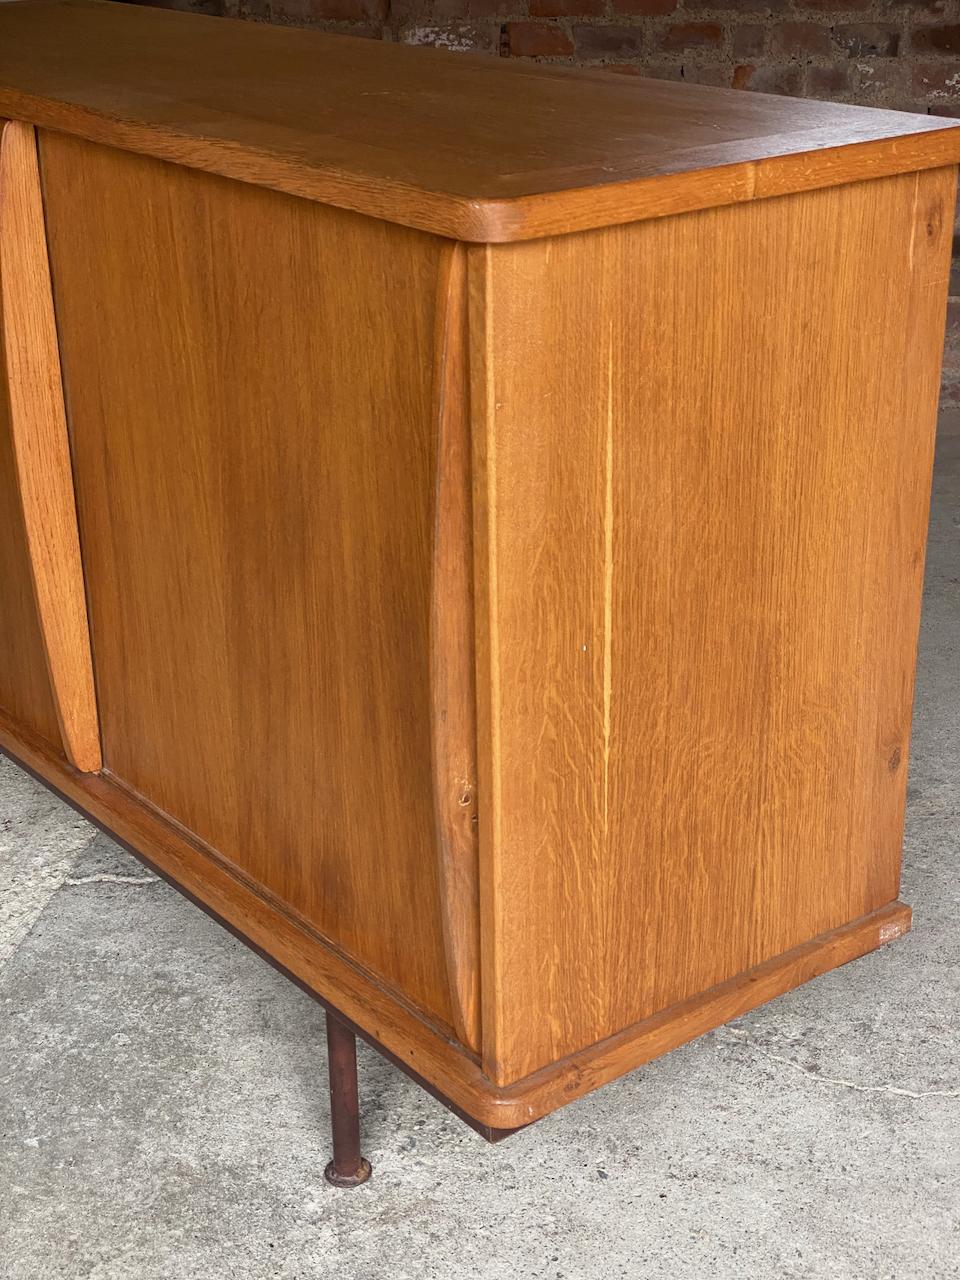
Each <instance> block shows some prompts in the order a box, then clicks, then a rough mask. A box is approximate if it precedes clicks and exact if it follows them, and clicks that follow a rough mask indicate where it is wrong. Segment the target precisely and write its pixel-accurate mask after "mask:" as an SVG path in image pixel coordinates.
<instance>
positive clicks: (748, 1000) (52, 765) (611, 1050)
mask: <svg viewBox="0 0 960 1280" xmlns="http://www.w3.org/2000/svg"><path fill="white" fill-rule="evenodd" d="M0 753H3V754H5V755H7V756H9V757H10V758H11V759H12V760H13V761H14V762H15V763H17V764H19V765H21V766H22V767H23V768H25V769H26V770H27V771H28V772H29V773H32V774H33V775H34V776H35V777H37V778H38V779H39V780H40V781H41V782H43V783H44V784H45V785H47V786H48V787H50V788H51V789H52V790H53V791H55V792H56V793H57V794H58V795H60V796H61V797H62V798H63V799H64V800H66V801H67V803H68V804H71V805H72V806H73V807H74V808H76V809H77V810H78V811H79V812H80V813H82V814H83V815H84V816H85V817H87V818H89V819H90V820H91V821H92V822H94V823H96V824H97V825H98V826H100V827H101V828H102V829H103V830H104V831H105V832H106V833H107V834H108V835H110V836H111V837H112V838H113V839H115V840H116V841H117V842H118V843H119V844H121V845H123V846H124V848H126V849H128V850H129V851H130V852H131V853H132V854H134V856H136V857H138V858H140V859H141V861H143V862H145V863H146V864H147V865H148V866H149V867H150V868H151V869H152V870H154V871H155V872H156V873H157V874H158V875H160V876H161V877H162V878H163V879H165V880H167V881H168V882H169V883H170V884H172V885H173V887H174V888H176V889H177V890H179V892H181V893H183V894H184V895H185V896H186V897H187V898H189V899H190V900H191V901H192V902H194V903H196V905H198V906H199V907H201V908H202V909H203V910H204V911H206V912H207V914H208V915H211V916H212V917H213V918H214V919H215V920H217V921H218V922H219V923H220V924H222V925H223V926H224V927H225V928H227V929H229V930H230V932H231V933H233V934H235V935H236V936H237V937H238V938H240V939H241V941H243V942H245V943H246V944H247V945H248V946H249V947H251V948H252V949H253V950H254V951H256V952H257V953H258V954H259V955H260V956H262V957H263V958H264V959H266V960H267V961H268V962H269V963H270V964H272V965H273V966H274V967H275V968H277V969H279V970H280V971H281V972H282V973H284V974H285V975H286V976H287V977H289V978H290V979H291V980H292V981H294V982H295V983H296V984H297V985H298V986H300V987H301V988H302V989H303V990H305V991H306V992H307V993H308V994H309V995H312V996H313V997H314V998H315V999H317V1000H318V1001H319V1002H320V1003H321V1004H322V1005H323V1006H324V1007H325V1008H326V1009H327V1010H328V1012H332V1013H333V1015H334V1017H335V1018H337V1019H339V1021H340V1022H341V1023H342V1024H344V1026H345V1027H346V1028H348V1029H349V1031H350V1032H352V1033H353V1034H355V1035H359V1036H360V1037H361V1039H363V1040H364V1041H366V1042H367V1043H368V1044H370V1045H371V1046H372V1047H373V1048H375V1049H377V1050H378V1051H379V1052H380V1053H382V1054H383V1055H384V1057H386V1058H387V1059H388V1060H389V1061H390V1062H392V1063H393V1064H394V1065H395V1066H397V1067H399V1068H400V1069H401V1070H402V1071H404V1072H405V1073H406V1074H407V1075H409V1076H410V1077H411V1078H412V1079H414V1080H415V1081H416V1082H417V1083H418V1084H420V1085H421V1086H422V1087H423V1088H424V1089H425V1090H426V1091H427V1092H428V1093H430V1094H431V1095H432V1096H433V1097H435V1098H437V1100H438V1101H440V1102H442V1103H443V1104H444V1106H446V1107H448V1108H449V1109H450V1110H451V1111H453V1112H454V1113H455V1114H456V1115H458V1116H459V1117H460V1119H462V1120H464V1121H465V1122H466V1123H467V1124H469V1125H470V1127H471V1128H473V1129H474V1130H476V1132H477V1133H479V1134H480V1135H481V1136H482V1137H483V1138H485V1139H486V1140H487V1141H488V1142H499V1141H501V1140H502V1139H503V1138H506V1137H509V1136H510V1134H512V1133H515V1132H516V1131H517V1130H518V1129H522V1128H525V1127H526V1126H527V1125H529V1124H532V1123H533V1122H534V1121H535V1120H539V1119H541V1118H542V1117H543V1116H546V1115H549V1114H550V1112H552V1111H556V1110H557V1109H558V1108H559V1107H562V1106H564V1105H566V1103H568V1102H573V1101H574V1099H576V1098H579V1097H582V1096H583V1095H584V1094H587V1093H590V1092H592V1091H593V1090H594V1089H597V1088H599V1087H600V1086H601V1085H603V1084H606V1083H607V1082H608V1081H610V1080H615V1079H617V1077H619V1076H622V1075H625V1074H626V1073H627V1072H628V1071H632V1070H634V1069H635V1068H637V1067H640V1066H642V1065H643V1064H644V1063H646V1062H649V1061H651V1060H652V1059H653V1058H657V1057H659V1056H660V1055H661V1054H664V1053H667V1052H669V1051H670V1050H671V1049H675V1048H677V1047H678V1046H679V1045H682V1044H685V1043H686V1042H687V1041H689V1040H693V1039H695V1038H696V1037H697V1036H699V1035H703V1034H704V1033H705V1032H707V1031H710V1030H712V1029H713V1028H715V1027H718V1026H721V1025H722V1024H723V1023H725V1022H729V1021H730V1020H731V1019H732V1018H736V1017H739V1016H740V1015H741V1014H743V1013H747V1012H748V1011H749V1010H750V1009H755V1008H756V1007H757V1006H758V1005H761V1004H764V1003H765V1002H766V1001H768V1000H772V999H773V998H774V997H775V996H779V995H783V994H784V993H785V992H787V991H790V990H792V989H793V988H794V987H798V986H800V985H801V984H802V983H804V982H807V981H809V980H810V979H811V978H815V977H817V976H819V975H820V974H822V973H827V972H828V971H829V970H830V969H836V968H838V967H839V966H840V965H842V964H846V963H847V962H848V961H850V960H856V959H858V958H859V957H860V956H863V955H866V954H867V953H868V952H870V951H875V950H876V949H877V948H878V947H881V946H883V945H884V944H885V943H887V942H892V941H893V940H894V939H896V938H898V937H900V936H902V935H903V934H904V933H906V932H908V930H909V928H910V920H911V911H910V908H909V907H908V906H906V905H905V904H904V903H902V902H891V903H889V904H887V905H886V906H883V907H881V908H880V909H879V910H877V911H874V912H872V913H871V914H870V915H867V916H862V917H861V918H860V919H859V920H853V921H851V922H850V923H848V924H845V925H842V926H841V927H840V928H837V929H833V930H831V931H830V932H829V933H825V934H822V935H820V937H818V938H813V939H811V940H810V941H808V942H805V943H803V944H802V945H800V946H798V947H794V948H793V949H792V950H791V951H788V952H785V953H784V954H783V955H780V956H775V957H774V958H773V959H771V960H768V961H766V962H765V963H764V964H761V965H757V966H756V967H755V968H753V969H750V970H748V971H747V972H746V973H741V974H737V975H736V976H735V977H733V978H731V979H730V980H729V981H727V982H724V983H721V984H720V985H718V986H716V987H712V988H711V989H710V990H709V991H704V992H700V993H698V994H697V995H696V996H693V997H692V998H691V999H689V1000H685V1001H683V1002H682V1003H680V1004H676V1005H673V1006H672V1007H671V1008H669V1009H665V1010H663V1011H662V1012H660V1013H657V1014H655V1015H654V1016H653V1017H651V1018H646V1019H644V1020H643V1021H642V1022H638V1023H636V1024H635V1025H633V1026H631V1027H627V1028H625V1029H624V1030H623V1031H620V1032H618V1033H617V1034H616V1035H613V1036H610V1037H608V1038H607V1039H606V1040H602V1041H600V1042H599V1043H597V1044H593V1045H590V1046H588V1047H587V1048H585V1049H583V1050H581V1051H579V1052H578V1053H575V1054H571V1055H570V1056H569V1057H567V1058H564V1059H562V1060H560V1061H559V1062H555V1063H552V1064H551V1065H550V1066H549V1067H545V1068H543V1069H542V1070H540V1071H537V1072H535V1073H534V1074H532V1075H529V1076H526V1077H525V1078H524V1079H522V1080H518V1081H516V1082H514V1083H512V1084H509V1085H506V1086H498V1085H496V1084H495V1083H493V1082H492V1081H491V1080H490V1079H489V1078H488V1077H487V1076H485V1075H484V1074H483V1072H482V1070H481V1068H480V1065H479V1063H477V1061H476V1060H475V1059H473V1058H472V1057H470V1056H469V1055H468V1054H467V1053H466V1052H465V1051H464V1050H462V1049H461V1048H459V1047H457V1046H456V1045H454V1044H453V1043H451V1041H450V1039H449V1038H448V1037H446V1036H445V1035H444V1034H443V1032H442V1031H441V1030H440V1029H438V1028H435V1027H433V1026H431V1025H430V1024H429V1023H427V1022H426V1021H425V1020H423V1019H422V1018H420V1017H419V1016H418V1015H417V1014H416V1013H415V1012H413V1011H412V1010H410V1009H409V1008H408V1007H407V1006H405V1005H404V1004H402V1003H401V1002H400V1001H398V1000H396V999H395V998H394V997H392V996H390V995H388V994H387V993H386V992H384V991H383V990H382V989H381V988H380V987H379V986H378V985H377V984H376V983H375V982H374V981H373V980H372V979H371V978H369V977H368V976H367V975H365V974H363V973H362V972H361V971H360V970H359V969H357V968H355V967H354V966H353V965H351V964H350V963H349V962H347V961H346V960H344V959H343V957H341V956H340V955H339V954H338V953H336V952H335V951H333V950H332V949H331V948H330V947H329V946H327V945H326V944H325V943H324V942H323V940H322V939H321V938H319V937H317V936H316V935H315V934H312V933H310V932H309V931H308V930H307V929H306V928H305V927H304V926H303V925H302V924H301V923H299V922H298V921H296V920H294V919H292V918H291V917H290V916H289V915H287V914H286V913H285V912H284V911H283V910H282V909H281V908H280V907H279V906H278V905H277V904H275V903H274V902H272V901H268V900H267V899H266V898H265V897H263V896H261V894H260V893H259V892H258V891H257V890H256V888H255V887H254V886H253V885H251V884H249V883H248V882H246V881H244V880H241V879H240V878H239V877H238V875H237V874H236V872H235V871H233V870H232V869H229V868H227V867H226V866H224V864H223V863H222V862H220V861H219V860H217V859H216V857H215V855H213V854H212V853H211V852H210V851H206V850H204V849H203V847H202V846H200V845H199V844H198V843H196V842H194V841H193V840H192V839H189V838H188V837H187V836H185V834H184V833H183V832H182V831H181V830H180V829H179V828H178V827H176V826H175V824H173V823H171V822H170V821H169V820H168V819H166V818H164V817H163V816H162V815H160V814H158V813H157V812H156V811H155V810H153V809H151V808H150V807H149V806H148V805H146V804H145V803H144V802H143V801H141V800H140V799H138V798H137V797H135V796H133V795H132V794H131V793H130V792H129V791H127V790H126V788H124V787H123V786H121V785H120V784H118V783H117V782H116V781H115V780H114V779H112V778H111V777H110V776H109V775H107V774H82V773H79V772H78V771H77V770H76V769H74V768H73V767H72V766H71V765H69V764H68V763H67V762H66V761H65V760H64V759H62V757H60V756H58V755H56V754H55V753H54V752H53V750H52V749H51V748H50V747H49V746H47V745H46V744H45V743H43V742H42V741H40V740H39V739H37V738H35V737H33V736H32V735H28V734H26V733H24V732H23V731H22V730H20V729H19V728H17V727H15V726H14V725H13V724H12V723H11V722H10V721H9V719H7V718H6V717H4V716H3V715H2V714H0Z"/></svg>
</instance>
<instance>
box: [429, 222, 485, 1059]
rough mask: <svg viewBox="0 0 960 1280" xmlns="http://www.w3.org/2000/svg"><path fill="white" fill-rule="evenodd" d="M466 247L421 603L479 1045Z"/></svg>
mask: <svg viewBox="0 0 960 1280" xmlns="http://www.w3.org/2000/svg"><path fill="white" fill-rule="evenodd" d="M467 352H468V330H467V272H466V248H465V246H464V245H462V244H458V243H450V244H448V245H447V246H445V248H444V250H443V253H442V255H441V259H440V271H439V277H438V282H437V310H436V327H435V347H434V421H435V423H436V433H437V444H436V450H437V451H436V459H437V469H436V475H437V486H436V497H435V526H434V549H433V583H432V592H431V608H430V664H431V671H430V686H431V701H432V713H431V721H432V727H433V792H434V809H435V817H436V828H437V847H438V851H439V858H440V894H441V900H442V901H441V916H442V920H443V930H444V947H445V950H446V957H447V971H448V974H449V979H450V993H451V999H452V1006H453V1019H454V1026H455V1029H456V1032H457V1034H458V1036H460V1037H461V1039H462V1040H463V1043H464V1044H465V1045H466V1046H467V1047H468V1048H470V1049H472V1050H473V1051H474V1052H479V1050H480V918H479V893H478V887H477V881H478V875H479V862H478V851H477V850H478V841H477V718H476V677H475V673H474V626H473V529H472V522H473V506H472V502H471V492H470V397H469V369H468V354H467Z"/></svg>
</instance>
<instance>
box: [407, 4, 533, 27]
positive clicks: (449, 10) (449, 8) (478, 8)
mask: <svg viewBox="0 0 960 1280" xmlns="http://www.w3.org/2000/svg"><path fill="white" fill-rule="evenodd" d="M523 12H524V9H523V7H522V5H521V0H432V3H431V2H430V0H391V4H390V16H391V17H394V18H400V17H407V18H409V19H410V20H411V21H414V22H428V21H429V22H468V21H470V20H471V19H476V18H503V17H513V16H515V15H516V14H518V13H523Z"/></svg>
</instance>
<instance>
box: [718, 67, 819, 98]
mask: <svg viewBox="0 0 960 1280" xmlns="http://www.w3.org/2000/svg"><path fill="white" fill-rule="evenodd" d="M802 82H803V76H802V74H801V68H800V67H796V66H782V65H781V66H765V67H757V66H754V65H753V63H749V62H748V63H742V64H741V65H740V66H738V67H734V69H733V78H732V79H731V82H730V83H731V84H732V85H733V87H734V89H754V90H756V92H757V93H782V94H788V95H789V96H791V97H796V96H797V95H798V94H799V93H800V91H801V88H802Z"/></svg>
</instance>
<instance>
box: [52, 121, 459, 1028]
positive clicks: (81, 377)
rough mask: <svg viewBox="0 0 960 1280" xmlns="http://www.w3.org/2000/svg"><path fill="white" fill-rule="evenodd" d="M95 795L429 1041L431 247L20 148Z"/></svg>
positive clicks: (247, 192) (75, 151)
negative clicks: (57, 401) (405, 1010)
mask: <svg viewBox="0 0 960 1280" xmlns="http://www.w3.org/2000/svg"><path fill="white" fill-rule="evenodd" d="M41 157H42V162H43V172H44V184H45V194H46V201H47V211H48V221H49V236H50V248H51V260H52V264H53V272H54V290H55V295H56V300H57V307H58V315H59V318H60V326H61V330H62V334H63V352H62V357H63V367H64V379H65V384H66V390H67V403H68V410H69V418H70V431H71V439H72V447H73V453H74V465H75V469H76V477H77V494H78V505H79V513H80V523H81V530H82V542H83V550H84V565H85V571H86V574H87V578H88V582H89V597H90V610H91V625H92V632H93V648H94V662H95V666H96V672H97V681H98V691H99V695H100V702H101V717H102V731H103V748H104V761H105V767H106V769H107V770H108V771H109V772H110V773H111V774H112V775H113V776H114V777H115V778H117V779H119V780H121V781H122V782H123V783H124V784H125V785H126V786H128V787H129V788H131V789H132V790H133V791H135V792H136V793H138V794H139V795H140V796H142V797H144V798H145V799H146V800H148V801H149V802H150V803H152V804H153V805H155V806H156V807H157V808H158V809H159V810H161V811H163V812H164V813H166V814H168V815H170V816H171V817H173V818H174V819H175V820H176V821H177V822H179V823H180V824H182V825H183V826H184V827H185V828H187V830H189V831H190V832H192V833H194V834H195V835H196V836H198V837H199V838H200V839H201V840H202V841H203V842H205V844H207V845H208V846H211V847H212V849H213V850H215V851H216V853H217V854H218V855H220V856H221V857H223V858H225V859H227V860H228V861H229V862H230V863H232V864H233V865H235V866H237V867H239V868H240V869H241V870H242V871H243V872H244V873H246V875H247V876H249V877H250V879H251V880H252V881H253V882H254V883H255V884H257V885H259V886H261V887H262V888H263V889H265V890H266V891H267V892H268V893H269V894H270V895H272V896H273V897H274V898H275V899H277V900H279V901H280V902H281V903H282V904H284V905H285V906H286V907H287V908H289V909H290V910H291V911H292V912H293V913H295V914H296V915H297V916H298V917H299V918H300V919H303V920H305V921H306V922H307V923H308V924H309V925H310V926H311V927H313V928H314V929H316V930H317V931H318V932H319V933H320V934H321V935H323V937H325V938H326V939H328V940H330V941H331V942H333V943H334V944H335V945H336V946H337V947H339V948H341V949H342V951H343V952H344V953H345V954H346V955H347V956H348V957H350V958H352V959H354V960H355V961H357V962H358V963H359V964H361V965H362V966H363V967H364V968H365V969H366V970H368V971H369V972H370V973H372V974H373V975H374V976H375V977H377V978H379V979H380V980H381V981H383V982H385V983H387V984H389V985H390V986H391V987H392V988H394V989H396V990H399V991H401V992H402V993H404V995H405V996H406V997H407V998H408V999H409V1000H410V1001H412V1002H413V1003H414V1004H415V1005H416V1006H417V1007H418V1008H420V1009H421V1010H424V1011H425V1012H426V1013H427V1014H429V1015H430V1016H431V1017H432V1018H433V1019H435V1020H436V1021H438V1022H440V1023H442V1024H443V1025H444V1026H449V1024H450V1021H451V1008H450V995H449V985H448V976H447V969H446V963H445V958H444V950H443V937H442V928H441V913H440V902H439V887H438V871H437V861H438V860H437V850H436V828H435V815H434V809H433V797H432V783H431V778H432V774H431V733H430V664H429V638H430V575H431V562H432V540H433V530H432V519H433V486H434V479H435V456H434V455H435V440H434V434H435V424H434V420H433V411H432V402H431V396H432V385H431V379H432V368H431V364H432V361H431V351H432V349H433V338H434V332H433V330H434V321H435V308H436V287H437V286H436V281H437V271H438V263H439V253H440V248H441V245H442V242H441V241H439V240H435V239H433V238H432V237H430V236H427V235H424V234H422V233H418V232H413V231H408V230H406V229H403V228H399V227H392V226H389V225H388V224H384V223H378V222H375V221H373V220H371V219H366V218H363V217H361V216H359V215H356V214H351V213H345V212H341V211H337V210H333V209H329V208H326V207H324V206H321V205H317V204H312V203H309V202H307V201H301V200H297V199H295V198H292V197H288V196H284V195H280V194H277V193H275V192H270V191H267V190H263V189H259V188H256V187H253V186H247V185H243V184H240V183H233V182H230V181H228V180H226V179H221V178H217V177H213V176H210V175H206V174H200V173H196V172H193V171H191V170H187V169H181V168H177V167H175V166H172V165H167V164H164V163H162V162H160V161H155V160H150V159H145V158H142V157H136V156H133V155H128V154H124V153H122V152H115V151H112V150H109V149H107V148H103V147H99V146H96V145H93V144H89V143H84V142H80V141H77V140H75V139H68V138H66V137H63V136H60V135H56V134H43V135H41Z"/></svg>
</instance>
